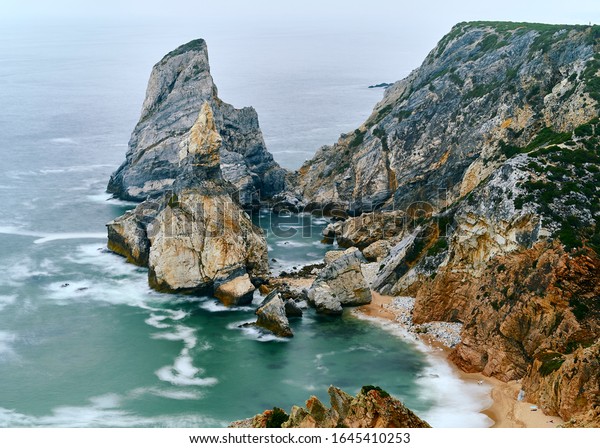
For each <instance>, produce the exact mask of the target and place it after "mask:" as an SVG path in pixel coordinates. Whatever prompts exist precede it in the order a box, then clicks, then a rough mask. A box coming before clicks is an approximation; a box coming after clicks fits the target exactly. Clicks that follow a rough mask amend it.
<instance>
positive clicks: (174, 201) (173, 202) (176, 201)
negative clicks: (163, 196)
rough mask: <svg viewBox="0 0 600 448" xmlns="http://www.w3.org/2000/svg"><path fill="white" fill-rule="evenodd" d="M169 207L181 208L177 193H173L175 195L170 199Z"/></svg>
mask: <svg viewBox="0 0 600 448" xmlns="http://www.w3.org/2000/svg"><path fill="white" fill-rule="evenodd" d="M168 205H169V207H171V208H177V207H179V198H178V197H177V195H176V194H175V193H173V195H172V196H171V197H170V198H169V202H168Z"/></svg>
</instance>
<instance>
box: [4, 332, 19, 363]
mask: <svg viewBox="0 0 600 448" xmlns="http://www.w3.org/2000/svg"><path fill="white" fill-rule="evenodd" d="M16 340H17V335H16V334H15V333H10V332H8V331H0V362H3V361H6V360H8V359H9V358H13V357H14V356H15V352H14V349H13V347H12V345H13V343H14V342H15V341H16Z"/></svg>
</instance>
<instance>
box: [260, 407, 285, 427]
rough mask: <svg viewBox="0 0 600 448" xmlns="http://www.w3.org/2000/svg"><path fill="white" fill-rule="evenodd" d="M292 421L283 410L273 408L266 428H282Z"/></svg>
mask: <svg viewBox="0 0 600 448" xmlns="http://www.w3.org/2000/svg"><path fill="white" fill-rule="evenodd" d="M289 419H290V416H289V415H287V414H286V413H285V411H284V410H283V409H281V408H273V410H272V411H271V413H270V414H269V416H268V417H267V421H266V427H267V428H281V425H283V424H284V423H285V422H287V421H288V420H289Z"/></svg>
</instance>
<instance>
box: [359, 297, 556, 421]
mask: <svg viewBox="0 0 600 448" xmlns="http://www.w3.org/2000/svg"><path fill="white" fill-rule="evenodd" d="M393 300H394V298H393V297H389V296H382V295H380V294H378V293H376V292H373V300H372V302H371V303H370V304H369V305H365V306H362V307H360V308H358V309H357V310H358V311H359V312H360V313H363V314H365V315H367V316H370V317H377V318H382V319H387V320H390V321H392V322H395V323H397V324H398V325H399V326H400V325H401V324H400V323H398V322H397V321H396V315H395V314H394V313H393V312H392V310H391V309H389V308H387V306H388V305H390V304H391V303H392V301H393ZM418 336H419V337H420V339H421V340H422V341H423V342H424V343H425V344H427V345H428V346H430V347H432V348H435V349H437V350H432V351H431V354H433V355H434V356H440V357H442V358H443V359H444V361H445V362H448V363H449V364H451V365H452V367H453V368H454V370H455V371H456V373H457V374H458V376H459V377H460V378H461V379H463V380H464V381H468V382H471V381H472V382H479V381H483V382H484V383H487V384H489V385H490V386H491V398H492V400H493V404H492V405H491V406H490V407H489V408H488V409H485V410H483V411H482V413H483V414H485V415H487V416H488V417H489V418H491V419H492V420H493V421H494V422H495V423H494V425H493V426H492V428H554V427H556V426H558V425H560V424H561V423H563V421H562V420H561V419H560V417H554V416H548V415H545V414H544V413H543V412H542V411H541V410H537V411H531V409H530V406H531V403H527V402H525V401H518V400H517V395H518V393H519V390H520V389H521V386H520V384H519V383H518V382H517V381H511V382H509V383H504V382H502V381H500V380H497V379H495V378H490V377H487V376H484V375H482V374H481V373H465V372H463V371H462V370H460V369H459V368H458V367H456V366H455V365H454V364H453V363H450V362H449V361H448V360H447V357H448V354H449V353H450V349H449V348H448V347H445V346H443V345H442V344H440V343H438V342H436V341H433V340H432V339H431V338H430V337H427V335H424V334H419V335H418ZM440 348H441V349H442V350H439V349H440ZM437 353H439V355H436V354H437Z"/></svg>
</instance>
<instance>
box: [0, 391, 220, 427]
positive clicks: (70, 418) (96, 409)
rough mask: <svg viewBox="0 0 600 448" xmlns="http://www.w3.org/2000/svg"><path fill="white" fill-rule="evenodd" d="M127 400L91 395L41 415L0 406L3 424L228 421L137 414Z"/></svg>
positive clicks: (121, 424) (203, 424)
mask: <svg viewBox="0 0 600 448" xmlns="http://www.w3.org/2000/svg"><path fill="white" fill-rule="evenodd" d="M167 394H168V391H167ZM167 398H169V397H167ZM181 399H183V398H181ZM126 400H127V397H122V396H119V395H117V394H106V395H101V396H98V397H92V398H90V399H89V401H88V404H87V405H84V406H60V407H56V408H54V409H52V411H51V413H50V414H49V415H42V416H34V415H27V414H23V413H20V412H17V411H15V410H12V409H6V408H0V427H3V428H14V427H58V428H98V427H104V428H134V427H148V428H157V427H158V428H160V427H169V428H182V427H196V428H203V427H225V426H227V424H228V423H229V422H226V421H222V420H218V419H215V418H211V417H205V416H203V415H199V414H177V415H158V416H152V417H146V416H142V415H137V414H135V413H133V412H131V411H128V410H126V409H125V408H124V401H126Z"/></svg>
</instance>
